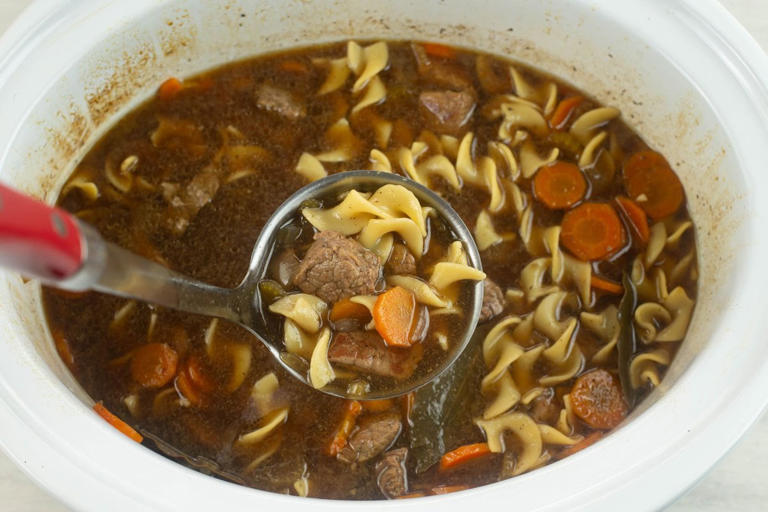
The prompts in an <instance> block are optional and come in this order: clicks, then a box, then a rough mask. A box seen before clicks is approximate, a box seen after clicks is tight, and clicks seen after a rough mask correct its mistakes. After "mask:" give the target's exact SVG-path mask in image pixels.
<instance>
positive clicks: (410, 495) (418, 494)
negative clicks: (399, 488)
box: [395, 492, 426, 500]
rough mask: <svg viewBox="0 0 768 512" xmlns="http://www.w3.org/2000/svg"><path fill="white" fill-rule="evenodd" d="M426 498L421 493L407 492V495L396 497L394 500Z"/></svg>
mask: <svg viewBox="0 0 768 512" xmlns="http://www.w3.org/2000/svg"><path fill="white" fill-rule="evenodd" d="M424 496H426V494H425V493H423V492H409V493H408V494H403V495H402V496H398V497H397V498H395V499H396V500H407V499H410V498H423V497H424Z"/></svg>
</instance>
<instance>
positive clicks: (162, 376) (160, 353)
mask: <svg viewBox="0 0 768 512" xmlns="http://www.w3.org/2000/svg"><path fill="white" fill-rule="evenodd" d="M178 363H179V356H178V354H176V351H175V350H173V349H172V348H171V347H170V346H169V345H167V344H166V343H149V344H147V345H143V346H141V347H139V348H138V349H137V350H136V352H134V354H133V359H131V375H132V376H133V380H135V381H136V382H138V383H139V384H140V385H141V386H143V387H145V388H159V387H162V386H165V385H166V384H168V383H169V382H170V381H171V379H173V376H174V375H176V367H177V366H178Z"/></svg>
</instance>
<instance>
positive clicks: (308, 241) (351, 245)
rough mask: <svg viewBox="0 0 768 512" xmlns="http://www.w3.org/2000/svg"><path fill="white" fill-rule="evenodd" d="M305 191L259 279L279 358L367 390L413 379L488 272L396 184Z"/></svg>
mask: <svg viewBox="0 0 768 512" xmlns="http://www.w3.org/2000/svg"><path fill="white" fill-rule="evenodd" d="M307 203H311V204H307V205H305V206H303V207H301V208H299V212H298V213H297V215H296V218H294V219H292V220H290V221H289V222H288V223H286V224H285V225H283V226H282V227H281V229H280V230H279V232H278V233H277V237H276V238H277V243H276V244H275V246H274V247H273V248H272V254H274V255H275V256H274V257H273V259H272V260H271V261H270V264H269V268H268V270H267V273H266V276H265V279H263V280H262V281H261V282H260V283H259V288H260V292H261V301H260V304H261V305H262V306H266V308H264V307H262V309H266V311H262V314H263V315H264V316H265V317H266V318H267V325H268V330H269V331H270V336H272V337H273V338H275V339H282V340H283V341H284V348H285V351H284V352H283V355H282V357H283V359H284V361H286V362H289V364H290V366H291V368H294V369H297V370H298V371H299V372H300V373H306V374H308V377H309V378H308V381H309V382H310V383H311V384H312V386H313V387H315V388H317V389H323V388H325V387H326V386H328V385H329V384H331V383H334V384H336V386H337V388H336V389H342V390H346V392H347V394H349V395H352V396H359V397H366V396H367V397H369V398H370V393H371V392H375V391H382V390H398V389H403V385H404V384H405V385H406V386H410V388H408V387H405V389H406V390H407V389H413V388H414V387H416V386H418V384H419V382H420V381H421V382H423V381H424V380H425V379H428V377H429V375H431V374H433V373H434V372H436V371H438V370H439V369H440V368H442V367H444V366H445V365H446V364H447V363H448V361H450V359H451V357H452V356H454V355H455V354H456V351H457V350H459V349H460V348H461V344H462V343H463V341H464V339H466V335H465V333H469V332H471V329H472V324H470V322H473V321H474V318H473V314H472V313H473V312H472V308H473V305H474V297H473V294H472V289H473V288H474V282H476V281H482V280H483V279H485V277H486V276H485V273H483V272H482V271H480V270H478V269H475V268H474V267H472V266H471V265H470V264H469V261H468V257H467V254H466V251H465V249H464V244H463V243H462V242H461V241H460V240H457V239H456V235H455V234H454V233H453V232H452V231H451V229H450V227H449V225H448V224H447V223H446V222H445V221H444V219H442V218H441V217H440V216H439V215H437V214H436V212H435V211H434V210H433V208H432V207H424V206H422V205H421V203H420V202H419V200H418V199H417V198H416V196H415V194H414V193H413V192H412V191H411V190H409V189H408V188H406V187H405V186H403V185H395V184H388V185H384V186H381V187H378V188H377V189H375V190H372V191H370V192H367V191H365V190H363V191H361V190H359V185H358V186H356V187H355V188H352V189H351V190H346V191H344V192H343V193H341V194H340V195H333V196H331V197H326V198H319V200H318V198H313V199H312V200H310V201H307ZM470 283H471V284H470ZM329 305H330V306H331V307H330V309H329ZM389 393H392V392H389ZM379 396H381V395H379Z"/></svg>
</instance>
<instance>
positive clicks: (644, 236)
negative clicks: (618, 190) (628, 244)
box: [616, 196, 651, 243]
mask: <svg viewBox="0 0 768 512" xmlns="http://www.w3.org/2000/svg"><path fill="white" fill-rule="evenodd" d="M616 203H617V204H618V205H619V209H620V210H621V212H622V213H623V214H624V216H625V217H626V218H627V221H628V222H629V224H630V226H632V230H633V231H634V232H635V234H636V235H637V238H638V240H640V241H641V242H642V243H646V242H647V241H648V239H649V238H650V237H651V229H650V228H649V227H648V216H647V215H646V214H645V212H644V211H643V209H642V208H640V206H639V205H638V204H637V203H636V202H634V201H633V200H631V199H630V198H628V197H624V196H618V197H617V198H616Z"/></svg>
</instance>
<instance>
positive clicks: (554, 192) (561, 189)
mask: <svg viewBox="0 0 768 512" xmlns="http://www.w3.org/2000/svg"><path fill="white" fill-rule="evenodd" d="M533 192H534V194H536V197H537V198H538V200H539V201H541V202H542V203H544V204H545V205H547V207H548V208H550V209H552V210H562V209H565V208H570V207H571V206H573V205H574V204H576V203H577V202H579V201H580V200H581V199H582V198H583V197H584V194H586V193H587V180H585V179H584V175H583V174H581V171H580V170H579V167H578V166H577V165H575V164H571V163H568V162H560V161H558V162H555V163H553V164H551V165H547V166H545V167H542V168H541V169H539V170H538V172H537V173H536V176H535V177H534V178H533Z"/></svg>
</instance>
